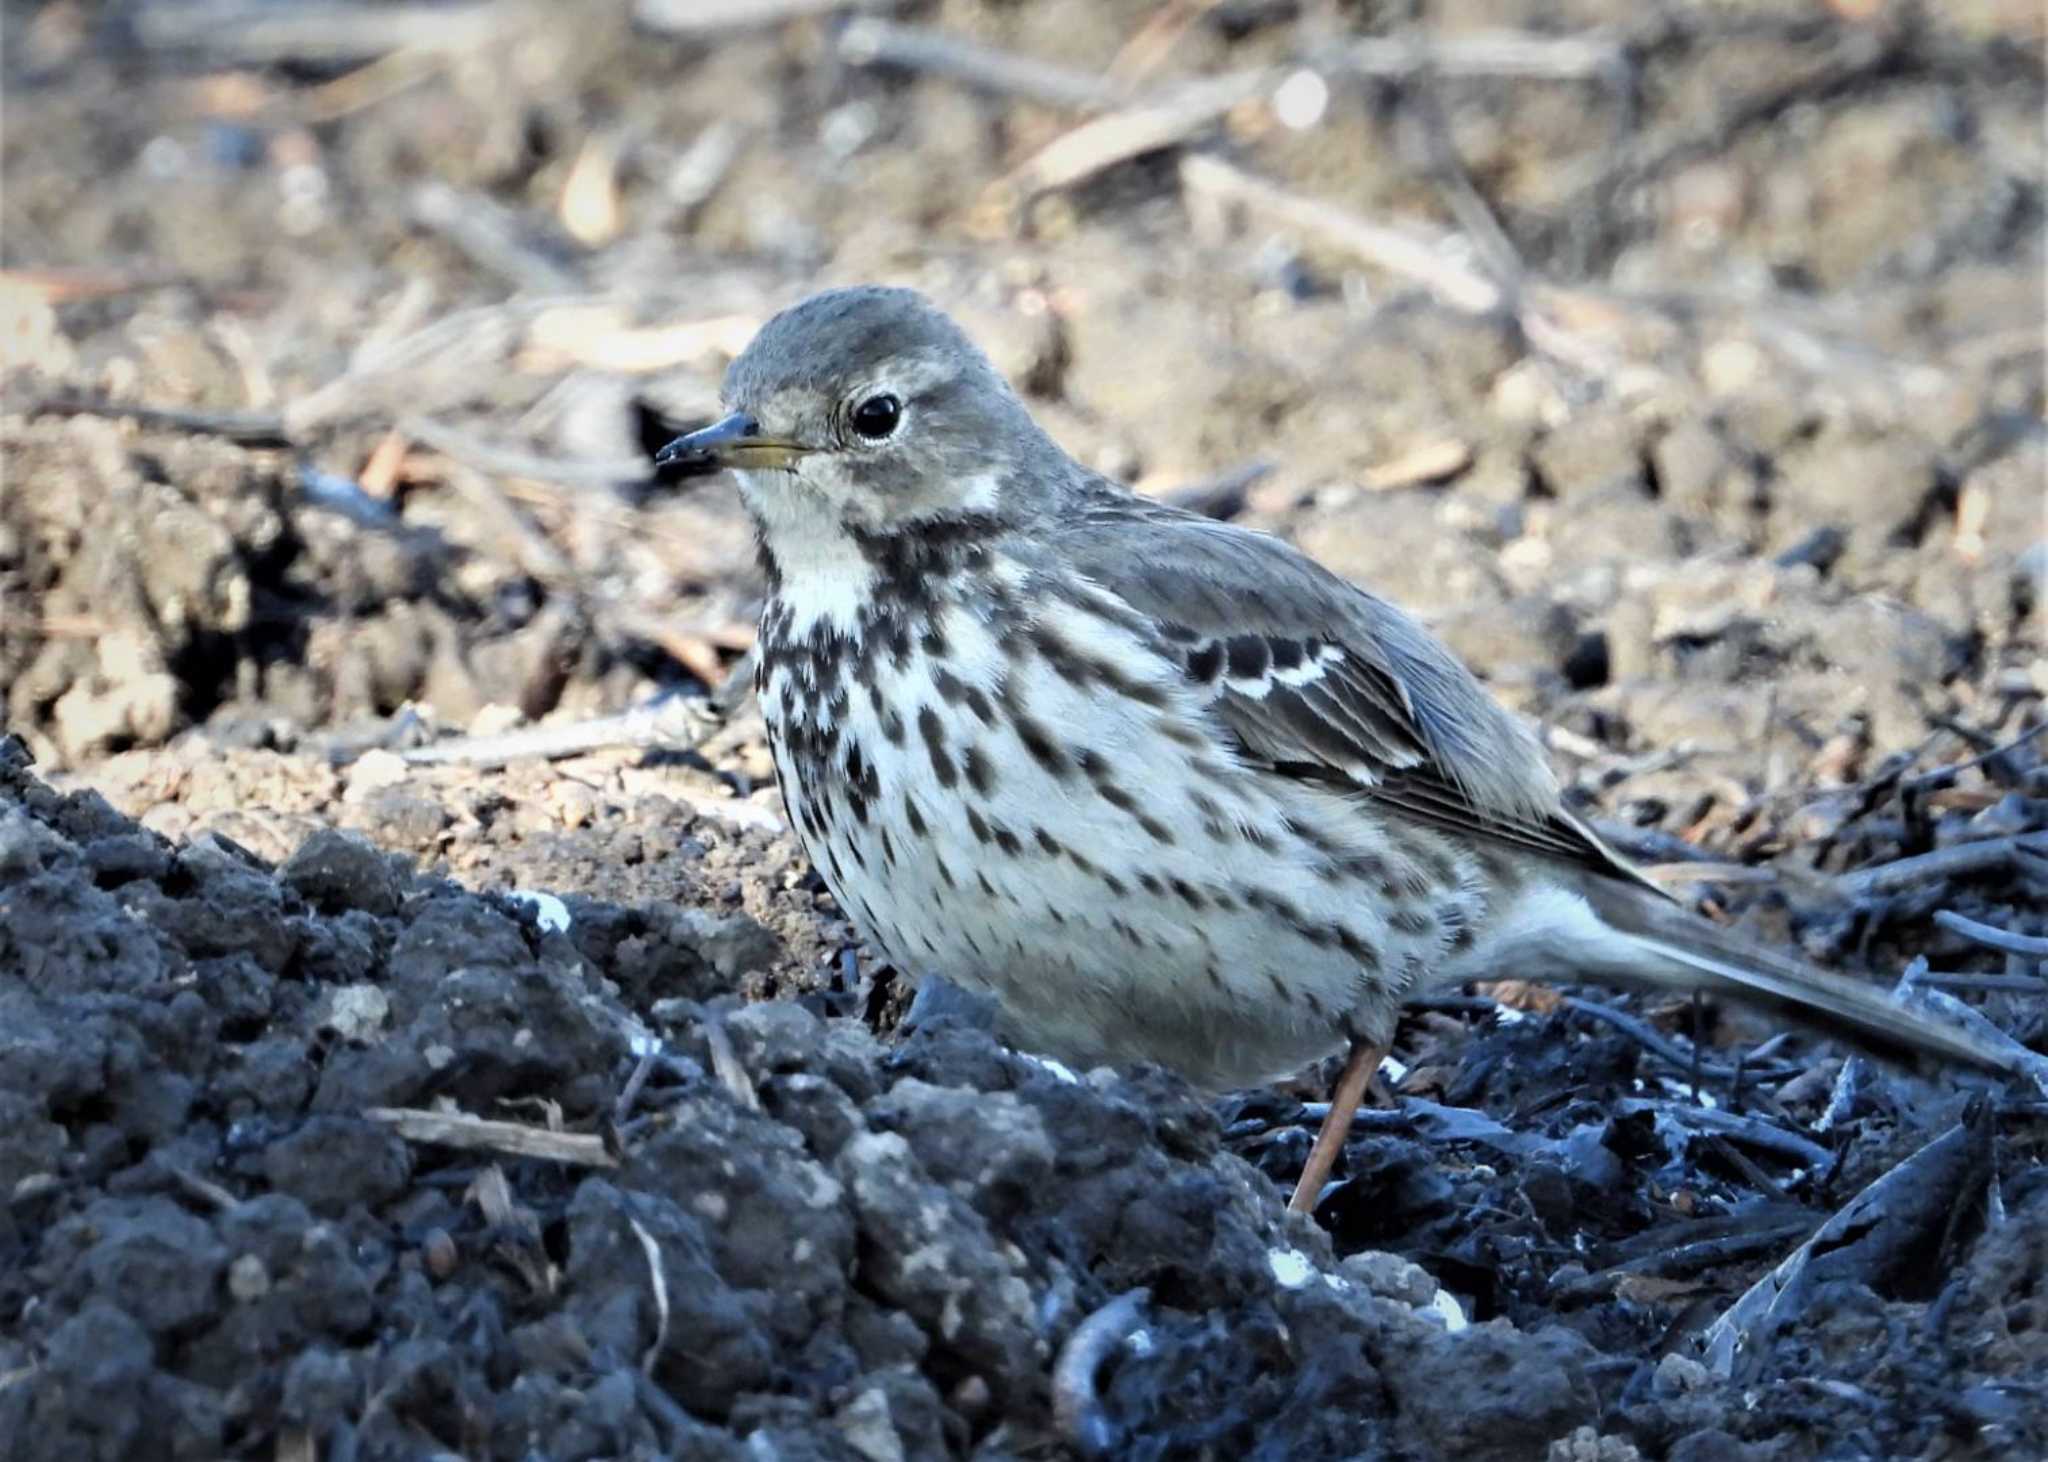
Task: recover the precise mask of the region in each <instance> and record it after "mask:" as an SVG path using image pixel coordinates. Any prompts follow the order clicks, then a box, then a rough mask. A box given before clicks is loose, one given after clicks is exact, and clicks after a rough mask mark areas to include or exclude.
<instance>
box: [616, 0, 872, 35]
mask: <svg viewBox="0 0 2048 1462" xmlns="http://www.w3.org/2000/svg"><path fill="white" fill-rule="evenodd" d="M861 3H863V0H635V3H634V5H633V19H634V21H635V22H636V23H637V24H639V25H643V26H645V27H646V28H647V29H648V30H653V31H661V32H663V33H665V34H668V35H683V36H691V35H708V34H710V33H711V32H713V31H725V30H749V29H752V28H754V27H756V26H764V25H781V24H782V23H783V22H784V21H790V20H802V19H804V18H805V17H806V16H811V15H830V14H831V13H832V12H833V11H835V10H851V9H852V8H853V7H854V6H856V5H858V4H861Z"/></svg>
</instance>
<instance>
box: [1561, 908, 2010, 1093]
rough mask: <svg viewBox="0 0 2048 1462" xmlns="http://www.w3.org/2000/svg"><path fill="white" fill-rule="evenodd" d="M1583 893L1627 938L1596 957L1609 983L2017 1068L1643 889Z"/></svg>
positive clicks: (1929, 1021) (1866, 990)
mask: <svg viewBox="0 0 2048 1462" xmlns="http://www.w3.org/2000/svg"><path fill="white" fill-rule="evenodd" d="M1579 891H1580V892H1581V893H1583V894H1584V895H1585V896H1586V899H1587V902H1588V903H1590V904H1591V905H1592V907H1593V912H1594V913H1595V914H1597V915H1598V916H1599V918H1600V921H1601V923H1602V924H1603V925H1605V926H1606V928H1607V929H1608V930H1610V931H1612V932H1613V933H1615V934H1619V935H1621V936H1622V937H1623V939H1624V940H1625V941H1626V944H1624V945H1619V946H1617V945H1611V944H1610V945H1607V947H1606V948H1604V949H1603V950H1602V951H1601V956H1600V958H1599V959H1598V961H1597V963H1598V965H1599V966H1600V969H1599V971H1598V973H1599V974H1600V975H1601V976H1602V977H1603V978H1605V979H1608V980H1610V981H1613V982H1615V983H1621V984H1633V985H1638V986H1646V987H1650V988H1656V989H1664V990H1674V991H1685V992H1690V991H1694V990H1698V991H1701V992H1702V993H1705V994H1710V995H1724V996H1726V997H1728V998H1729V999H1731V1000H1735V1001H1739V1002H1741V1003H1743V1004H1746V1005H1753V1006H1758V1007H1761V1008H1763V1009H1765V1010H1769V1011H1772V1012H1774V1013H1776V1014H1780V1015H1783V1016H1785V1017H1786V1018H1787V1019H1789V1020H1791V1021H1794V1022H1796V1023H1798V1024H1800V1025H1804V1026H1808V1027H1810V1028H1813V1029H1815V1030H1817V1031H1819V1032H1820V1033H1822V1034H1825V1035H1830V1036H1837V1037H1840V1038H1842V1039H1844V1040H1846V1041H1847V1042H1849V1043H1850V1044H1851V1045H1853V1046H1856V1047H1858V1048H1860V1049H1863V1050H1866V1051H1869V1052H1871V1053H1873V1054H1875V1055H1879V1056H1885V1057H1889V1058H1891V1059H1893V1060H1903V1061H1905V1062H1907V1063H1908V1064H1918V1063H1919V1062H1920V1061H1921V1060H1924V1059H1925V1058H1927V1057H1934V1058H1938V1059H1939V1060H1941V1061H1945V1062H1950V1063H1955V1064H1961V1065H1965V1066H1974V1067H1977V1068H1979V1069H1981V1070H1986V1071H1995V1072H2000V1073H2008V1072H2011V1071H2013V1070H2015V1069H2016V1067H2017V1064H2018V1063H2017V1061H2016V1059H2015V1057H2014V1056H2013V1055H2012V1054H2011V1053H2010V1052H2007V1051H2001V1050H1999V1049H1997V1048H1996V1047H1994V1046H1992V1045H1990V1044H1988V1043H1986V1042H1984V1041H1982V1040H1980V1039H1979V1038H1978V1037H1977V1036H1975V1035H1974V1034H1972V1033H1971V1032H1969V1031H1967V1030H1964V1029H1963V1028H1962V1027H1960V1026H1957V1025H1954V1024H1952V1023H1950V1022H1948V1021H1945V1020H1942V1019H1940V1018H1939V1017H1936V1016H1932V1015H1928V1014H1923V1013H1922V1012H1920V1011H1917V1010H1913V1009H1911V1008H1909V1007H1907V1006H1905V1005H1902V1004H1900V1003H1899V1002H1898V1001H1896V1000H1894V999H1892V998H1891V997H1890V996H1889V995H1887V994H1885V993H1883V992H1882V991H1880V990H1878V989H1876V988H1874V987H1872V986H1870V985H1868V984H1864V983H1862V982H1859V981H1856V980H1850V979H1845V978H1843V977H1842V976H1840V975H1836V974H1830V973H1829V972H1828V971H1826V970H1823V969H1820V968H1818V967H1816V966H1814V965H1811V964H1808V963H1807V962H1806V961H1804V960H1801V959H1797V958H1795V957H1793V956H1791V955H1788V954H1786V953H1784V952H1783V951H1781V950H1776V949H1772V948H1769V947H1767V946H1765V945H1762V944H1758V943H1756V942H1755V941H1754V940H1750V939H1745V938H1743V937H1742V936H1741V935H1738V934H1735V933H1733V932H1731V931H1729V930H1726V929H1723V928H1721V927H1719V926H1718V925H1715V924H1710V923H1708V922H1707V921H1706V920H1704V919H1702V918H1700V917H1699V916H1697V915H1695V914H1692V913H1690V912H1688V911H1687V910H1685V909H1683V908H1681V907H1680V906H1679V905H1677V904H1675V903H1672V902H1671V901H1670V900H1668V899H1667V898H1665V897H1663V896H1662V895H1661V894H1659V893H1657V892H1655V891H1653V890H1651V889H1649V888H1645V887H1638V886H1636V885H1634V884H1631V883H1627V882H1623V881H1622V880H1619V879H1609V878H1596V879H1588V880H1585V882H1584V883H1583V884H1581V886H1580V888H1579Z"/></svg>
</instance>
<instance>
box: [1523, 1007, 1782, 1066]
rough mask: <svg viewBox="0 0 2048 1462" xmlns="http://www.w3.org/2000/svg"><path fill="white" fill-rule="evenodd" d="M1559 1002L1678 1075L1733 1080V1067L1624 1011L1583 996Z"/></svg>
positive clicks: (1695, 1045)
mask: <svg viewBox="0 0 2048 1462" xmlns="http://www.w3.org/2000/svg"><path fill="white" fill-rule="evenodd" d="M1563 1002H1564V1007H1565V1009H1567V1010H1574V1011H1577V1012H1578V1013H1579V1014H1581V1015H1590V1016H1592V1017H1594V1018H1595V1019H1596V1020H1602V1021H1605V1022H1606V1023H1607V1024H1608V1025H1611V1026H1613V1027H1614V1028H1615V1029H1616V1030H1618V1031H1620V1032H1621V1033H1622V1034H1623V1035H1625V1036H1627V1037H1628V1038H1629V1039H1630V1040H1632V1041H1634V1042H1635V1043H1636V1044H1637V1045H1639V1046H1641V1047H1643V1049H1645V1050H1647V1051H1649V1052H1651V1053H1652V1054H1653V1055H1657V1056H1661V1057H1663V1058H1664V1059H1665V1060H1666V1061H1668V1062H1670V1063H1671V1064H1672V1065H1673V1066H1676V1067H1677V1068H1678V1069H1679V1070H1681V1071H1684V1072H1687V1073H1694V1072H1697V1074H1698V1075H1699V1076H1702V1077H1705V1078H1708V1079H1710V1080H1713V1081H1732V1080H1734V1079H1735V1073H1736V1070H1737V1068H1736V1067H1734V1066H1729V1065H1724V1064H1722V1063H1721V1062H1718V1061H1706V1060H1703V1059H1701V1057H1700V1055H1699V1053H1698V1050H1697V1043H1696V1042H1691V1043H1688V1045H1689V1046H1691V1047H1693V1049H1688V1046H1681V1045H1679V1044H1678V1042H1676V1041H1674V1040H1672V1039H1671V1038H1670V1037H1669V1036H1666V1035H1665V1034H1664V1033H1663V1032H1661V1031H1659V1030H1658V1029H1657V1028H1656V1027H1655V1026H1653V1025H1651V1024H1649V1022H1647V1021H1643V1020H1638V1019H1637V1018H1636V1017H1635V1016H1633V1015H1630V1014H1628V1013H1627V1012H1626V1011H1621V1010H1616V1009H1615V1008H1614V1007H1613V1006H1611V1005H1603V1004H1601V1003H1600V1002H1599V1001H1597V1000H1588V999H1587V998H1586V997H1585V996H1583V995H1566V996H1564V997H1563ZM1742 1069H1743V1071H1744V1074H1745V1075H1746V1076H1747V1077H1748V1078H1750V1079H1751V1080H1769V1079H1771V1077H1772V1076H1773V1075H1775V1074H1777V1069H1776V1068H1773V1067H1756V1066H1745V1067H1744V1068H1742Z"/></svg>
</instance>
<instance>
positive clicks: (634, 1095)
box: [612, 1039, 661, 1127]
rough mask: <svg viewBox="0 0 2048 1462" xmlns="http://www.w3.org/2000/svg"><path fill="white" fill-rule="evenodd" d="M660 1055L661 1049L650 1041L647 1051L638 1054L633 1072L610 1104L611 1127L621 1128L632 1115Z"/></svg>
mask: <svg viewBox="0 0 2048 1462" xmlns="http://www.w3.org/2000/svg"><path fill="white" fill-rule="evenodd" d="M660 1055H661V1047H660V1046H659V1045H658V1044H656V1043H655V1042H654V1041H653V1040H652V1039H650V1040H649V1041H648V1043H647V1049H645V1050H644V1051H642V1052H641V1053H640V1059H639V1060H638V1061H635V1062H634V1063H633V1072H632V1074H631V1075H630V1076H628V1077H627V1078H626V1084H625V1085H624V1086H623V1087H621V1088H619V1096H618V1100H617V1101H615V1102H613V1103H612V1125H613V1126H614V1127H623V1126H625V1125H626V1119H627V1118H629V1117H631V1116H632V1115H633V1104H634V1103H635V1102H637V1101H639V1100H640V1092H641V1089H642V1088H644V1087H645V1086H646V1085H647V1078H648V1077H649V1076H651V1075H653V1074H654V1063H655V1060H656V1058H657V1057H659V1056H660Z"/></svg>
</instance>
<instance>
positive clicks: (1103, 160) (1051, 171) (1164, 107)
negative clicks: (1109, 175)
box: [991, 69, 1283, 203]
mask: <svg viewBox="0 0 2048 1462" xmlns="http://www.w3.org/2000/svg"><path fill="white" fill-rule="evenodd" d="M1282 75H1283V73H1282V72H1279V71H1276V70H1270V69H1260V70H1257V71H1239V72H1232V73H1230V74H1229V75H1225V76H1212V77H1207V78H1205V79H1203V80H1200V81H1193V82H1188V83H1186V84H1184V85H1182V86H1181V87H1179V88H1178V89H1176V90H1174V91H1173V92H1170V93H1168V94H1166V95H1163V96H1156V97H1148V98H1146V99H1144V100H1142V101H1137V102H1133V103H1131V104H1130V105H1129V106H1127V107H1124V108H1121V109H1120V110H1118V111H1114V112H1111V113H1109V114H1108V115H1106V116H1102V117H1097V118H1096V119H1095V120H1093V121H1090V122H1083V123H1082V124H1081V125H1080V126H1078V127H1076V128H1074V129H1073V130H1072V131H1071V132H1067V133H1065V134H1063V135H1062V136H1059V137H1055V138H1054V139H1053V140H1052V141H1051V142H1049V143H1047V144H1046V145H1045V146H1044V147H1042V148H1040V149H1039V150H1038V151H1037V152H1035V153H1033V154H1032V155H1031V156H1030V157H1029V158H1026V159H1025V160H1024V161H1023V162H1022V163H1020V164H1019V165H1018V166H1017V167H1016V168H1015V169H1013V170H1012V171H1011V172H1010V173H1009V174H1008V175H1007V176H1006V177H1004V178H1003V179H1002V180H1001V181H999V182H997V183H994V184H992V185H991V191H992V193H993V195H994V196H995V197H997V198H998V199H999V200H1003V201H1008V202H1012V203H1015V202H1025V201H1029V200H1030V199H1032V198H1035V197H1037V196H1038V195H1039V194H1041V193H1049V192H1051V191H1053V190H1054V189H1058V188H1070V187H1072V186H1074V185H1075V184H1076V183H1081V182H1085V181H1086V180H1088V179H1089V178H1092V177H1094V176H1095V175H1096V174H1097V173H1099V172H1102V171H1103V170H1104V169H1105V168H1109V167H1114V166H1115V165H1116V164H1117V163H1120V162H1125V161H1128V160H1129V159H1131V158H1134V157H1138V156H1140V155H1142V154H1144V153H1147V152H1157V151H1158V150H1159V149H1160V148H1162V147H1171V146H1172V145H1173V144H1175V143H1177V142H1185V141H1187V140H1188V139H1189V138H1191V137H1193V136H1195V135H1196V134H1198V133H1199V132H1201V131H1202V130H1203V129H1204V128H1205V127H1207V126H1209V124H1210V123H1212V122H1215V121H1217V120H1218V119H1219V118H1221V117H1222V116H1223V115H1224V114H1225V113H1227V112H1228V111H1229V110H1230V109H1231V108H1232V107H1234V106H1237V105H1238V104H1239V103H1240V102H1244V101H1248V100H1250V99H1251V98H1252V97H1255V96H1259V95H1261V94H1262V93H1264V92H1265V91H1267V90H1269V89H1270V88H1271V87H1272V86H1273V85H1274V84H1275V83H1276V82H1277V81H1278V80H1279V79H1280V78H1281V76H1282ZM1192 161H1194V159H1192V158H1190V159H1186V160H1185V161H1184V162H1183V163H1182V166H1183V168H1185V167H1186V165H1187V163H1188V162H1192ZM1219 166H1220V164H1219Z"/></svg>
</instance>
